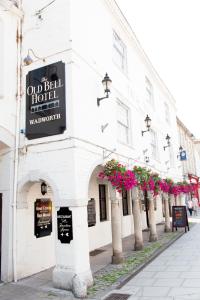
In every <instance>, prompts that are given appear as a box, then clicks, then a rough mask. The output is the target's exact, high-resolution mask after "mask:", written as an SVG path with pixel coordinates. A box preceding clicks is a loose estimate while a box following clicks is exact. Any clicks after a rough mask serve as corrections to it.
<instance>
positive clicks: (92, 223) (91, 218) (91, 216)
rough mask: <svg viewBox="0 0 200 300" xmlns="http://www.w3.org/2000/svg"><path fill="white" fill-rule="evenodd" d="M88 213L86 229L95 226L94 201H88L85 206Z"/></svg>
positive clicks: (92, 199)
mask: <svg viewBox="0 0 200 300" xmlns="http://www.w3.org/2000/svg"><path fill="white" fill-rule="evenodd" d="M87 211H88V227H91V226H95V225H96V208H95V199H94V198H91V199H90V200H89V201H88V206H87Z"/></svg>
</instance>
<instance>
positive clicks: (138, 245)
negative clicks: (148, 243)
mask: <svg viewBox="0 0 200 300" xmlns="http://www.w3.org/2000/svg"><path fill="white" fill-rule="evenodd" d="M143 247H144V245H143V243H142V244H141V243H137V244H135V246H134V251H139V250H142V249H143Z"/></svg>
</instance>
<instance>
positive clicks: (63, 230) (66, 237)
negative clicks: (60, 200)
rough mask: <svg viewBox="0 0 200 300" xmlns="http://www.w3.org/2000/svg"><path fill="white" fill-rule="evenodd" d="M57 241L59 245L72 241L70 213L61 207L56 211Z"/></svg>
mask: <svg viewBox="0 0 200 300" xmlns="http://www.w3.org/2000/svg"><path fill="white" fill-rule="evenodd" d="M57 225H58V239H59V240H60V241H61V243H65V244H69V243H70V242H71V240H73V227H72V211H71V210H70V209H69V208H68V207H61V208H60V209H59V210H58V211H57Z"/></svg>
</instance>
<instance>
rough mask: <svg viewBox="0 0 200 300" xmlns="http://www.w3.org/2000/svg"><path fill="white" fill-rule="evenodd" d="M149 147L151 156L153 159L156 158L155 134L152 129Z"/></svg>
mask: <svg viewBox="0 0 200 300" xmlns="http://www.w3.org/2000/svg"><path fill="white" fill-rule="evenodd" d="M150 149H151V157H152V158H153V159H157V158H158V147H157V134H156V132H155V131H154V130H150Z"/></svg>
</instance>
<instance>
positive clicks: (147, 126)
mask: <svg viewBox="0 0 200 300" xmlns="http://www.w3.org/2000/svg"><path fill="white" fill-rule="evenodd" d="M144 121H145V124H146V128H147V130H142V136H143V134H144V133H145V132H147V131H149V130H150V127H151V119H150V118H149V116H148V115H147V116H146V118H145V119H144Z"/></svg>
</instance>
